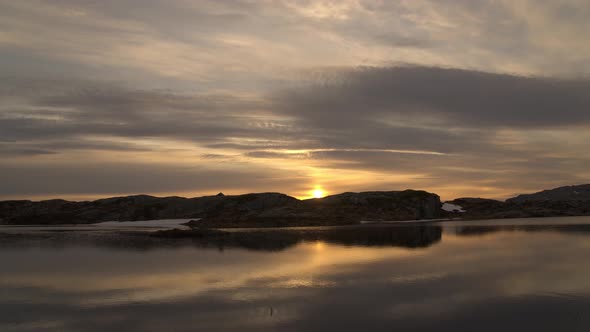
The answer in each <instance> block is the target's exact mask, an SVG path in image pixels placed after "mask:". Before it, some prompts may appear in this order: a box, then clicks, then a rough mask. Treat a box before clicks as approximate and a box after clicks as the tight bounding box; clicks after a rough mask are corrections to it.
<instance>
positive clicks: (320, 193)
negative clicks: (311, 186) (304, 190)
mask: <svg viewBox="0 0 590 332" xmlns="http://www.w3.org/2000/svg"><path fill="white" fill-rule="evenodd" d="M324 196H326V193H325V192H324V191H323V190H322V189H315V190H314V191H313V197H314V198H322V197H324Z"/></svg>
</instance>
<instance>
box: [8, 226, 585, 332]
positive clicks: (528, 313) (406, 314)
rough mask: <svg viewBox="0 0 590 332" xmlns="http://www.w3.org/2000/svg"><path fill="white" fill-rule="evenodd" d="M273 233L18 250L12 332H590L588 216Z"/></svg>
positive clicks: (11, 292)
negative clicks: (230, 239)
mask: <svg viewBox="0 0 590 332" xmlns="http://www.w3.org/2000/svg"><path fill="white" fill-rule="evenodd" d="M0 232H2V229H1V228H0ZM23 232H26V229H25V230H23ZM75 232H84V231H79V230H77V231H75ZM263 233H264V235H263V236H259V235H256V236H254V237H253V239H249V240H244V241H242V240H240V241H237V242H234V243H231V245H227V246H222V245H217V246H215V245H208V246H204V245H202V244H199V245H197V244H194V243H191V241H190V240H183V241H180V242H177V243H168V242H165V241H164V242H162V243H150V242H147V243H145V242H142V241H139V242H138V243H135V242H133V241H131V242H129V241H127V240H120V241H119V240H117V237H116V236H114V237H109V240H108V241H107V240H105V241H95V240H92V241H64V242H63V243H60V242H59V241H52V240H43V238H42V239H41V240H36V241H11V242H10V243H6V242H5V243H4V244H2V245H0V262H1V264H0V331H3V332H11V331H75V332H84V331H126V332H131V331H166V332H168V331H210V332H213V331H588V330H590V218H587V217H579V218H544V219H527V220H508V221H506V220H503V221H478V222H449V223H438V224H419V225H416V224H408V225H384V226H375V225H368V226H363V227H343V228H334V229H321V231H319V232H316V231H314V230H306V229H303V230H301V229H299V230H293V231H289V232H285V231H276V233H273V231H264V232H263ZM105 236H106V235H105ZM275 240H276V241H275ZM121 242H123V243H121ZM263 242H264V243H263Z"/></svg>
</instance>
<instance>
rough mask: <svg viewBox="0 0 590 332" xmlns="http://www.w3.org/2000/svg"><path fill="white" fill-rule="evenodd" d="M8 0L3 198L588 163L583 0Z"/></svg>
mask: <svg viewBox="0 0 590 332" xmlns="http://www.w3.org/2000/svg"><path fill="white" fill-rule="evenodd" d="M0 8H2V11H1V12H2V14H0V15H1V18H2V19H1V20H0V22H2V23H0V28H1V29H0V31H2V32H0V52H2V54H3V55H5V56H3V57H2V59H1V60H0V78H1V81H0V97H1V98H2V102H0V156H1V157H2V158H1V159H0V169H1V170H2V172H1V173H0V178H1V179H2V182H3V183H4V184H5V185H3V186H2V188H0V197H4V198H28V197H32V198H46V197H55V196H63V197H70V198H90V197H98V196H105V195H112V194H131V193H138V192H144V193H151V194H172V193H182V194H185V195H199V194H206V193H216V192H218V191H228V192H236V193H237V192H246V191H263V190H264V191H266V190H271V191H281V192H286V193H289V194H292V195H295V196H298V197H305V196H307V195H308V192H309V190H311V189H313V188H314V187H316V186H322V187H324V188H325V189H326V190H327V191H328V192H338V191H344V190H370V189H389V190H391V189H404V188H419V189H427V190H431V191H435V192H438V193H440V194H441V195H442V196H443V197H444V198H453V197H455V196H464V195H470V196H471V195H473V196H491V197H500V198H501V197H506V196H509V195H511V194H514V193H518V192H524V191H529V190H536V189H541V188H545V187H551V186H557V185H564V184H572V183H580V182H587V181H588V179H589V178H590V173H589V172H588V171H587V170H586V167H584V165H587V162H588V157H587V156H586V153H585V151H587V149H588V147H589V146H588V143H587V142H589V139H590V134H589V132H590V131H589V130H588V129H589V128H590V113H589V112H588V110H589V109H590V97H589V96H588V93H587V91H590V79H589V78H588V77H587V76H586V75H587V73H588V69H589V68H590V62H588V60H587V59H590V48H589V47H587V46H586V44H587V43H585V42H583V38H582V35H583V32H584V31H587V30H590V27H589V26H588V25H587V23H586V20H585V17H586V16H584V15H583V13H588V12H590V6H588V5H587V4H586V3H584V2H582V1H570V2H568V3H567V4H566V3H563V4H559V5H557V4H555V3H554V2H543V1H541V2H539V1H535V2H534V3H533V2H529V1H516V2H515V1H510V2H508V1H506V2H504V1H480V2H477V3H475V2H472V1H426V0H420V1H411V2H409V1H408V2H406V1H400V2H385V1H338V2H332V1H286V0H285V1H256V2H251V1H235V2H218V1H201V2H198V3H194V2H185V1H174V2H166V3H163V2H160V1H149V2H145V1H141V3H139V2H137V1H113V2H111V1H103V2H100V3H87V2H83V3H80V2H77V1H75V2H74V1H67V0H60V1H49V2H46V1H43V2H41V1H39V2H35V1H31V2H26V3H15V2H10V1H0ZM576 36H580V38H578V37H576ZM566 37H567V38H566ZM409 63H411V64H412V65H409ZM134 174H136V176H134Z"/></svg>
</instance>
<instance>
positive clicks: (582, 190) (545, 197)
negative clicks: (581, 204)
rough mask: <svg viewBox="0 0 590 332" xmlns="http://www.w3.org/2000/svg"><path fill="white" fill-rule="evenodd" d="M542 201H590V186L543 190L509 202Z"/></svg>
mask: <svg viewBox="0 0 590 332" xmlns="http://www.w3.org/2000/svg"><path fill="white" fill-rule="evenodd" d="M542 201H590V184H583V185H578V186H566V187H559V188H555V189H550V190H543V191H540V192H537V193H534V194H526V195H518V196H516V197H514V198H510V199H508V200H507V202H510V203H524V202H542Z"/></svg>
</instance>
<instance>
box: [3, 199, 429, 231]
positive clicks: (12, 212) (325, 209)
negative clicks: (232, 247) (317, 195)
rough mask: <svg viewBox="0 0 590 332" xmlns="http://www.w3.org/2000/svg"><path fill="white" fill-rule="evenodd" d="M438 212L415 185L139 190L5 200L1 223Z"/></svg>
mask: <svg viewBox="0 0 590 332" xmlns="http://www.w3.org/2000/svg"><path fill="white" fill-rule="evenodd" d="M439 215H440V199H439V197H438V196H437V195H435V194H431V193H427V192H425V191H414V190H406V191H389V192H364V193H344V194H340V195H334V196H329V197H326V198H322V199H311V200H303V201H302V200H298V199H296V198H293V197H290V196H287V195H284V194H280V193H259V194H246V195H235V196H229V195H228V196H226V195H215V196H205V197H198V198H190V199H188V198H182V197H163V198H159V197H153V196H147V195H138V196H128V197H114V198H107V199H100V200H96V201H92V202H69V201H64V200H49V201H41V202H31V201H4V202H0V223H4V224H80V223H94V222H100V221H113V220H114V221H117V220H118V221H134V220H150V219H172V218H199V219H200V220H199V221H198V222H195V224H198V225H203V226H207V227H254V226H257V227H264V226H300V225H338V224H355V223H359V222H360V221H361V220H371V221H379V220H417V219H432V218H437V217H439Z"/></svg>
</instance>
